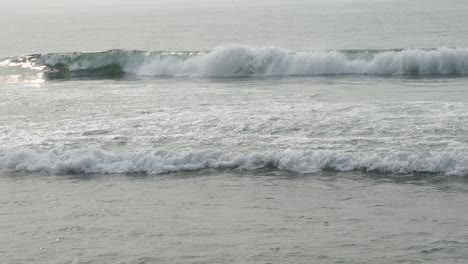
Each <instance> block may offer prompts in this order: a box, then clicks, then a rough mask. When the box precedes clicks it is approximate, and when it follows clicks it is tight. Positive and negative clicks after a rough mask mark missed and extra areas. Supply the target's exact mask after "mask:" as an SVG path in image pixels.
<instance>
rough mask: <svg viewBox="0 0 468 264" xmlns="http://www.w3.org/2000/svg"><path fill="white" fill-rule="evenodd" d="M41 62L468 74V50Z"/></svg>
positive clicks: (134, 70) (69, 57)
mask: <svg viewBox="0 0 468 264" xmlns="http://www.w3.org/2000/svg"><path fill="white" fill-rule="evenodd" d="M40 61H41V62H42V63H44V64H45V65H49V66H52V67H57V66H60V67H61V68H66V69H67V70H69V71H92V70H96V69H100V68H102V67H106V66H109V65H117V66H119V69H120V70H121V71H123V72H125V73H130V74H137V75H149V76H198V77H245V76H294V75H297V76H314V75H340V74H357V75H361V74H364V75H448V74H459V75H463V74H468V48H439V49H434V50H422V49H407V50H401V51H361V52H346V51H343V52H340V51H327V52H296V51H291V50H286V49H281V48H277V47H264V48H254V47H248V46H242V45H227V46H221V47H217V48H215V49H213V50H211V51H210V52H143V51H124V50H114V51H107V52H99V53H72V54H58V53H57V54H48V55H44V56H42V57H41V58H40Z"/></svg>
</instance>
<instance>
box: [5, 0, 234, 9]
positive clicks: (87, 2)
mask: <svg viewBox="0 0 468 264" xmlns="http://www.w3.org/2000/svg"><path fill="white" fill-rule="evenodd" d="M211 1H213V0H131V1H129V0H79V1H74V0H14V1H10V0H8V1H5V3H2V4H1V6H0V8H40V7H44V8H47V7H65V6H99V5H144V4H157V3H180V2H211ZM222 1H231V2H232V0H222Z"/></svg>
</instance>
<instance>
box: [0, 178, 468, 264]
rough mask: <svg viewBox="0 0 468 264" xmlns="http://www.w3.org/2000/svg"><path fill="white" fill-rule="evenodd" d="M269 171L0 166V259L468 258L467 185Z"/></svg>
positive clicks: (238, 260)
mask: <svg viewBox="0 0 468 264" xmlns="http://www.w3.org/2000/svg"><path fill="white" fill-rule="evenodd" d="M275 174H276V175H271V173H267V174H266V175H265V174H263V175H261V174H260V173H258V174H256V175H252V174H239V173H230V172H223V173H219V172H213V171H211V172H210V171H205V172H200V173H181V174H180V173H179V174H168V175H159V176H131V175H130V176H125V175H112V176H110V175H108V176H105V175H92V176H91V175H57V176H49V175H46V174H41V175H30V174H29V175H24V174H22V175H21V174H20V175H18V174H16V175H9V176H5V175H3V176H2V177H0V180H1V186H2V193H3V194H4V195H7V196H8V197H9V199H7V200H4V201H3V203H2V208H4V209H5V210H3V212H2V215H3V217H2V219H4V221H2V223H1V229H2V230H4V231H5V235H4V236H2V244H3V245H5V246H4V247H3V249H2V252H1V254H2V256H3V258H4V259H5V260H7V262H8V263H24V262H34V263H50V262H56V263H160V262H164V263H169V262H178V263H195V262H196V263H199V262H200V263H220V262H236V263H270V262H271V263H277V262H278V263H284V262H294V263H310V262H311V261H312V262H315V261H316V262H320V263H343V262H346V263H376V262H377V263H395V262H404V263H419V262H420V261H424V263H440V262H441V261H443V262H448V263H463V262H464V260H465V259H466V258H467V255H466V252H467V251H466V249H467V246H468V245H467V244H466V242H465V241H466V240H467V239H468V237H467V235H466V233H464V232H461V231H462V230H465V229H466V228H467V220H468V214H467V213H466V212H465V210H460V208H463V207H464V204H465V201H466V197H467V195H468V187H467V186H468V185H466V183H463V182H457V183H454V182H450V181H448V182H447V181H444V182H441V183H428V182H426V181H424V180H417V181H412V182H411V181H409V182H408V181H406V182H396V181H393V180H390V179H389V178H387V179H374V180H369V178H368V177H367V176H366V175H362V174H359V173H344V174H343V173H325V174H322V175H297V174H288V173H285V174H281V173H275ZM460 184H461V185H460ZM460 186H461V188H460ZM20 245H21V246H20ZM70 248H73V249H74V250H73V251H68V249H70ZM24 249H27V250H26V251H25V250H24ZM64 251H68V253H67V254H63V252H64Z"/></svg>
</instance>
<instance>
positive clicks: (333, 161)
mask: <svg viewBox="0 0 468 264" xmlns="http://www.w3.org/2000/svg"><path fill="white" fill-rule="evenodd" d="M0 168H1V169H3V170H10V171H25V172H47V173H54V174H62V173H100V174H117V173H144V174H163V173H170V172H181V171H198V170H204V169H232V170H247V171H249V170H258V169H268V170H284V171H290V172H295V173H318V172H321V171H324V170H331V171H353V170H360V171H366V172H380V173H392V174H410V173H433V174H444V175H454V176H468V153H450V152H442V153H419V154H418V153H410V152H397V153H346V152H338V151H327V150H322V151H297V150H286V151H269V152H254V153H233V152H221V151H211V150H206V151H196V152H178V153H170V152H164V151H133V152H128V153H118V154H117V153H111V152H107V151H103V150H51V151H43V152H39V151H34V150H28V149H22V150H10V151H3V152H0Z"/></svg>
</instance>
